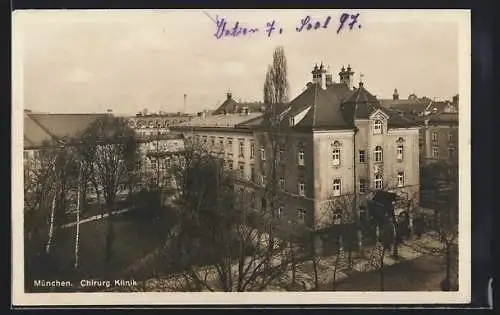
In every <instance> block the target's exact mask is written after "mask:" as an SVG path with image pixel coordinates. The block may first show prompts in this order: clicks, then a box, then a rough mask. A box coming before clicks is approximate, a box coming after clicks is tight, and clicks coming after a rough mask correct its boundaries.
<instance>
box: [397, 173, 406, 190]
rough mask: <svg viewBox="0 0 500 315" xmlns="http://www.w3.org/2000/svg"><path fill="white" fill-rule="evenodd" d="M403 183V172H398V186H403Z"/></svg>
mask: <svg viewBox="0 0 500 315" xmlns="http://www.w3.org/2000/svg"><path fill="white" fill-rule="evenodd" d="M404 185H405V173H404V172H398V187H403V186H404Z"/></svg>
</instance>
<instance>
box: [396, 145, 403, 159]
mask: <svg viewBox="0 0 500 315" xmlns="http://www.w3.org/2000/svg"><path fill="white" fill-rule="evenodd" d="M403 153H404V146H403V144H398V148H397V152H396V158H397V159H398V161H402V160H403Z"/></svg>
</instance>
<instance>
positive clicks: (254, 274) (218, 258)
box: [171, 147, 288, 292]
mask: <svg viewBox="0 0 500 315" xmlns="http://www.w3.org/2000/svg"><path fill="white" fill-rule="evenodd" d="M182 164H183V166H182V167H180V168H179V169H178V172H177V175H178V179H177V182H178V184H179V189H180V193H179V201H178V206H179V213H180V214H179V216H180V218H179V226H180V229H179V233H178V238H177V243H176V248H175V249H174V251H173V256H172V257H171V263H172V264H174V265H175V267H176V268H177V269H178V270H180V271H179V272H180V278H181V279H183V281H180V282H179V281H177V282H175V283H177V284H179V283H182V285H181V287H178V286H177V287H176V288H175V289H177V290H187V291H200V290H208V291H226V292H229V291H237V292H242V291H262V290H265V289H266V288H267V287H268V286H270V285H272V284H273V282H279V280H281V277H282V276H283V275H284V274H285V272H286V268H287V264H288V257H287V256H286V253H287V249H288V248H286V245H287V243H286V242H284V241H278V240H274V241H270V240H269V239H270V236H269V234H268V233H266V232H265V229H264V228H265V227H266V226H267V225H268V220H270V216H269V214H268V213H266V212H257V211H256V210H255V209H254V206H253V203H252V197H251V193H250V192H248V191H246V190H245V189H241V190H240V189H238V188H237V187H236V185H235V178H234V174H233V173H232V172H230V171H228V170H227V169H225V168H224V165H223V161H222V160H221V159H218V158H217V157H214V156H212V155H210V154H209V153H208V152H204V151H202V150H199V149H196V148H192V147H191V148H187V149H186V150H185V155H184V163H182ZM175 255H176V256H175Z"/></svg>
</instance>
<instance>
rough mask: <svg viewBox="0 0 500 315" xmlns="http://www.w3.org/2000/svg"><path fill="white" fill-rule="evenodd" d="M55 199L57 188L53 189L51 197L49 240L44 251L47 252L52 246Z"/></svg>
mask: <svg viewBox="0 0 500 315" xmlns="http://www.w3.org/2000/svg"><path fill="white" fill-rule="evenodd" d="M56 201H57V189H56V191H54V198H53V199H52V211H51V212H50V225H49V240H48V242H47V245H46V247H45V251H46V252H47V254H49V253H50V249H51V246H52V240H53V237H54V221H55V212H56Z"/></svg>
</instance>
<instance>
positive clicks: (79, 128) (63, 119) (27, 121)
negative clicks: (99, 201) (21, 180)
mask: <svg viewBox="0 0 500 315" xmlns="http://www.w3.org/2000/svg"><path fill="white" fill-rule="evenodd" d="M106 115H111V114H110V113H107V114H52V113H33V112H30V111H25V113H24V159H25V163H26V162H28V161H29V159H31V158H34V157H35V155H36V152H38V151H40V150H45V149H50V148H53V147H54V146H56V147H61V148H62V147H64V146H68V145H72V144H71V143H68V141H67V140H68V139H72V138H77V137H78V136H79V135H81V133H82V132H83V131H85V129H86V128H87V127H89V126H90V125H91V124H92V123H93V122H94V121H96V120H97V119H99V118H103V117H105V116H106ZM169 118H171V117H167V118H163V120H160V119H159V118H158V120H159V121H161V122H162V123H163V124H164V125H165V123H164V122H165V121H168V122H171V121H172V120H173V121H175V122H179V121H183V119H185V118H184V117H181V118H178V117H174V118H173V119H169ZM131 121H132V122H131ZM131 121H129V125H130V126H138V127H139V130H140V132H147V133H148V134H145V133H139V132H138V133H137V135H138V137H137V141H138V151H139V154H140V157H141V158H140V159H139V161H138V163H139V165H138V167H137V172H138V173H139V175H140V178H141V180H142V181H141V182H140V183H139V186H141V187H147V186H152V185H156V184H157V183H158V184H159V185H160V186H163V185H166V186H171V185H174V183H171V182H169V180H168V179H169V176H168V172H167V170H168V169H169V168H170V165H172V163H173V162H175V163H176V162H177V161H179V157H180V156H181V155H182V152H183V150H184V140H183V138H182V137H181V136H179V135H172V134H170V133H168V132H163V131H162V132H160V131H159V130H157V129H155V128H151V127H150V122H153V123H156V117H149V116H148V117H141V118H138V119H132V120H131ZM156 125H158V124H156ZM144 126H147V127H144ZM167 127H168V125H167ZM155 131H156V133H155ZM89 192H90V194H91V195H92V194H94V193H95V192H93V187H89ZM127 194H128V189H127V188H126V187H125V185H124V184H122V186H121V187H120V189H119V195H122V196H126V195H127Z"/></svg>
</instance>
